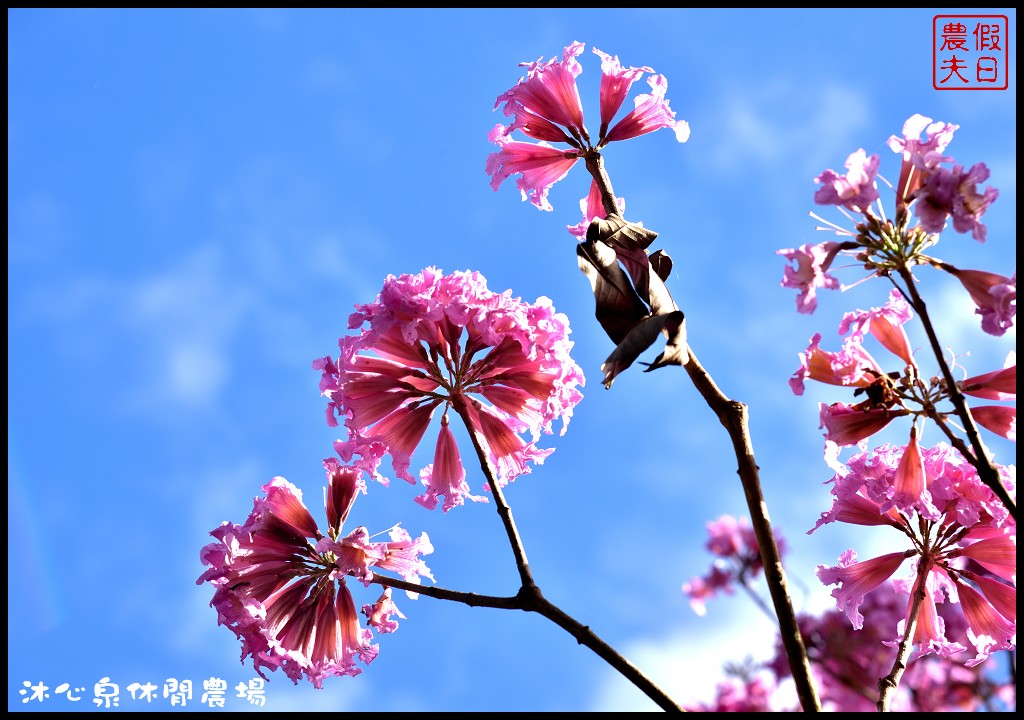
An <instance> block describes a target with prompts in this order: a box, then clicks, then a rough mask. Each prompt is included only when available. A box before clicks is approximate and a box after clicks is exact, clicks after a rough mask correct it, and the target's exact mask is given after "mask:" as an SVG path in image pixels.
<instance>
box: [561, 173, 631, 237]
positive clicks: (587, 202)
mask: <svg viewBox="0 0 1024 720" xmlns="http://www.w3.org/2000/svg"><path fill="white" fill-rule="evenodd" d="M615 204H616V205H617V206H618V207H619V214H622V213H624V212H626V199H625V198H615ZM580 211H581V212H582V213H583V220H581V221H580V222H578V223H577V224H575V225H567V226H566V229H567V230H568V231H569V234H570V235H572V236H573V237H575V238H576V239H577V240H580V241H583V240H585V239H586V238H587V229H588V228H589V227H590V223H591V222H592V221H593V220H594V219H601V220H603V219H604V218H606V217H608V213H607V212H605V209H604V203H603V202H602V200H601V188H599V187H598V186H597V182H596V181H593V180H592V181H591V182H590V192H588V193H587V196H586V197H585V198H583V199H582V200H580ZM637 225H640V226H641V227H642V226H643V223H639V222H638V223H637Z"/></svg>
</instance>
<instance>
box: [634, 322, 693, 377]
mask: <svg viewBox="0 0 1024 720" xmlns="http://www.w3.org/2000/svg"><path fill="white" fill-rule="evenodd" d="M662 333H663V334H665V335H667V336H668V342H667V343H665V350H664V351H662V353H661V355H659V356H658V357H656V358H655V359H654V362H652V363H651V364H650V366H649V367H648V368H647V369H646V370H644V372H650V371H651V370H657V369H658V368H660V367H665V366H666V365H685V364H686V363H688V362H689V361H690V351H689V349H688V348H687V344H686V318H685V317H683V312H682V310H677V311H675V312H673V313H669V314H668V315H667V316H666V319H665V326H664V327H663V328H662Z"/></svg>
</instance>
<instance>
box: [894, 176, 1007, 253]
mask: <svg viewBox="0 0 1024 720" xmlns="http://www.w3.org/2000/svg"><path fill="white" fill-rule="evenodd" d="M988 177H989V170H988V167H986V166H985V163H976V164H975V165H974V166H973V167H971V169H970V170H968V171H967V172H964V169H963V167H962V166H960V165H955V166H954V167H953V169H952V170H948V169H946V168H943V167H939V168H936V169H935V170H934V171H933V172H932V173H931V174H930V175H929V176H928V178H927V179H926V180H925V181H924V186H923V187H922V188H921V189H919V190H918V192H917V201H916V203H915V204H914V214H915V215H917V217H918V218H919V219H920V220H921V227H922V228H924V229H925V230H926V231H927V232H930V233H938V232H942V230H943V229H944V228H945V227H946V218H948V217H949V216H950V215H952V216H953V229H954V230H956V231H957V232H960V233H966V232H970V233H971V235H972V236H973V237H974V239H975V240H977V241H978V242H985V235H986V228H985V226H984V225H983V224H982V223H981V216H982V215H984V214H985V211H986V210H988V206H989V205H991V204H992V203H993V202H995V200H996V199H997V198H998V197H999V191H998V190H996V189H995V188H991V187H990V188H986V190H985V191H984V192H983V193H982V192H978V184H979V183H982V182H985V181H986V180H988Z"/></svg>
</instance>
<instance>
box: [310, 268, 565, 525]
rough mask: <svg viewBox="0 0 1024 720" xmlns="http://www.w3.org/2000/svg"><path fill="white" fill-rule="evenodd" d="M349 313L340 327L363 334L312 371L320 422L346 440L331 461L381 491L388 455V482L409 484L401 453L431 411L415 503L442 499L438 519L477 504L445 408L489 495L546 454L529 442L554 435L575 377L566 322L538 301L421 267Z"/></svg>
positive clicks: (411, 446) (406, 456)
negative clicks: (353, 469)
mask: <svg viewBox="0 0 1024 720" xmlns="http://www.w3.org/2000/svg"><path fill="white" fill-rule="evenodd" d="M356 309H357V312H355V313H353V314H352V316H351V317H350V318H349V327H350V328H352V329H356V328H360V327H361V326H365V327H363V328H362V329H361V330H360V331H359V333H358V334H356V335H351V336H347V337H343V338H341V340H340V341H339V346H340V347H341V355H340V357H339V358H338V359H337V361H335V360H334V359H333V358H331V357H325V358H321V359H319V360H317V361H315V362H314V363H313V367H314V368H315V369H317V370H320V371H321V372H322V373H323V376H322V379H321V382H320V388H321V392H322V393H323V394H324V395H325V396H326V397H327V398H328V408H327V421H328V424H330V425H337V424H338V420H337V418H340V419H341V420H342V422H343V423H344V425H345V428H346V429H347V430H348V439H347V440H344V441H341V440H339V441H338V442H337V443H336V444H335V448H336V450H337V451H338V453H339V454H340V455H341V457H342V459H343V460H345V461H346V462H350V461H352V460H353V458H355V457H356V456H359V460H358V461H357V462H356V464H357V466H360V467H363V468H365V469H366V470H367V471H368V472H370V473H371V474H372V475H373V477H374V478H375V479H376V480H378V481H379V482H382V483H384V484H387V479H386V478H385V477H384V476H382V475H381V474H380V473H379V471H378V468H379V465H380V462H381V459H382V458H383V456H384V455H390V456H391V464H392V467H393V468H394V471H395V473H396V474H397V475H398V477H400V478H402V479H403V480H405V481H407V482H409V483H415V482H416V477H415V476H413V474H412V473H411V472H410V464H411V462H412V459H411V458H412V454H413V452H414V451H415V450H416V448H417V446H418V445H419V444H420V441H421V439H422V438H423V436H424V435H425V434H426V431H427V428H428V427H429V425H430V423H431V419H432V417H433V416H434V414H435V411H438V410H439V411H440V415H441V418H440V419H441V431H440V434H439V436H438V440H437V443H436V446H435V450H434V461H433V463H431V464H429V465H427V466H426V467H424V468H423V469H422V470H420V472H419V479H420V481H421V482H422V483H423V485H424V486H425V491H424V493H423V495H420V496H419V497H417V498H416V501H417V502H418V503H420V504H421V505H424V506H425V507H428V508H435V507H436V506H437V503H438V501H439V499H440V498H441V497H443V498H444V510H445V511H448V510H450V509H451V508H453V507H455V506H457V505H462V504H463V502H464V501H465V500H466V499H469V500H474V501H479V500H485V498H484V497H483V496H474V495H471V494H470V490H469V486H468V485H467V483H466V481H465V469H464V468H463V465H462V460H461V454H460V453H459V449H458V447H457V446H456V442H455V437H454V435H453V434H452V431H451V430H450V428H449V426H448V414H449V410H451V411H454V413H455V414H456V415H458V416H459V417H460V418H461V419H462V420H463V422H464V423H465V424H466V426H467V428H468V429H469V430H470V431H471V432H473V433H474V434H475V435H476V436H477V437H478V438H479V441H480V442H481V443H482V449H483V451H484V452H486V453H487V455H488V457H489V459H490V461H491V462H492V463H493V464H494V465H495V467H496V470H497V481H498V483H499V484H500V485H504V484H505V483H506V482H508V481H509V480H513V479H515V478H516V477H518V476H519V475H522V474H524V473H528V472H530V464H531V463H540V462H542V461H543V460H544V458H545V457H547V456H548V455H549V454H551V452H552V450H550V449H547V450H543V449H540V448H538V447H537V446H536V443H537V441H538V440H539V439H540V436H541V433H545V434H552V433H553V429H552V423H553V421H554V420H556V419H558V420H560V421H561V425H562V428H561V431H562V433H564V432H565V430H566V427H567V424H568V422H569V419H570V418H571V417H572V411H573V408H574V407H575V405H576V403H578V402H579V401H580V399H581V398H582V395H581V394H580V392H579V389H578V388H579V387H580V386H582V385H583V383H584V378H583V371H582V370H580V368H579V366H577V365H576V363H575V362H573V360H572V358H571V357H569V350H570V348H571V347H572V342H571V341H570V340H569V321H568V319H567V318H566V317H565V315H562V314H559V313H556V312H555V310H554V308H553V307H552V306H551V301H550V300H548V299H547V298H540V299H538V300H537V302H536V303H533V304H530V303H525V302H523V301H522V300H520V299H519V298H514V297H512V293H511V291H506V292H504V293H501V294H498V293H493V292H491V291H490V290H488V289H487V285H486V281H485V280H484V278H483V276H481V275H480V274H479V273H475V272H455V273H453V274H451V275H444V274H443V273H441V271H439V270H437V269H435V268H427V269H426V270H424V271H423V272H421V273H419V274H417V275H401V276H399V277H395V276H394V275H389V276H388V278H387V279H386V280H385V283H384V288H383V289H382V290H381V292H380V295H378V297H377V300H376V302H374V303H371V304H369V305H357V306H356ZM523 434H526V435H528V436H529V437H528V438H527V439H524V438H523V437H522V435H523Z"/></svg>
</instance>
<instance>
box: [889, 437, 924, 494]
mask: <svg viewBox="0 0 1024 720" xmlns="http://www.w3.org/2000/svg"><path fill="white" fill-rule="evenodd" d="M927 482H928V476H927V473H926V472H925V469H924V460H922V459H921V447H920V446H919V445H918V444H917V428H916V427H912V428H910V443H909V444H908V445H907V449H906V450H904V451H903V457H901V458H900V464H899V465H897V466H896V475H895V476H894V478H893V489H894V490H895V495H894V497H899V498H901V500H902V501H903V502H904V503H908V502H909V503H916V502H917V501H918V500H920V499H921V495H922V494H923V493H924V491H925V487H926V485H927Z"/></svg>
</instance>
